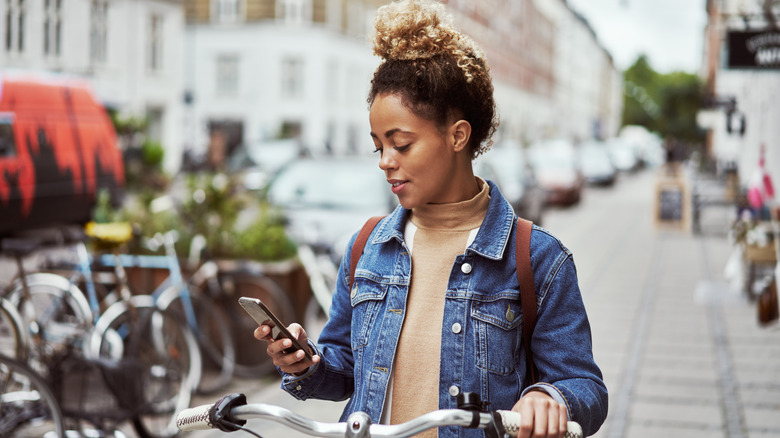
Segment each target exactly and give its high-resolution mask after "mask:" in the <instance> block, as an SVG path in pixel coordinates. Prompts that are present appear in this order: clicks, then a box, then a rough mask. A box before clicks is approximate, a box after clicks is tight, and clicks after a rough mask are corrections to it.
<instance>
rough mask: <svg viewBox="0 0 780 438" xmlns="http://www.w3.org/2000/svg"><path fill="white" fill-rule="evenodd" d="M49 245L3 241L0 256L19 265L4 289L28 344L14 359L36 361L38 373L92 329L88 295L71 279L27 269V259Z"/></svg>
mask: <svg viewBox="0 0 780 438" xmlns="http://www.w3.org/2000/svg"><path fill="white" fill-rule="evenodd" d="M46 244H47V242H46V241H45V240H44V239H42V238H39V237H14V238H10V237H6V238H3V239H2V240H0V253H3V254H7V255H8V256H10V257H12V258H13V259H14V261H15V263H16V273H15V275H14V277H13V278H12V279H11V281H10V282H9V283H8V284H7V285H6V286H5V287H4V288H3V290H2V297H3V298H4V299H6V300H7V301H6V305H5V306H4V307H12V308H14V309H15V310H16V311H17V312H16V314H17V315H18V316H19V317H20V318H21V321H22V323H21V324H19V325H18V326H17V327H23V328H24V329H25V330H23V331H24V332H25V335H24V337H25V342H23V343H21V344H19V345H22V346H23V347H21V348H22V349H21V350H19V351H17V352H16V353H14V354H13V357H15V358H17V359H20V360H24V361H33V363H31V365H34V366H33V367H34V368H35V369H36V370H37V371H38V372H43V368H44V367H43V366H42V365H41V364H43V363H45V362H46V358H47V357H49V356H51V355H52V354H53V353H54V352H56V351H61V350H62V349H64V348H67V346H68V345H69V344H70V343H71V342H72V340H73V338H75V337H77V336H79V335H81V334H83V333H85V332H86V331H87V330H88V329H89V327H90V326H91V321H92V312H91V310H90V308H89V304H88V303H87V301H86V299H85V297H84V294H83V293H82V292H81V291H80V290H79V289H78V288H77V287H76V286H75V285H73V284H72V283H71V282H70V281H69V280H68V279H67V278H65V277H62V276H60V275H56V274H53V273H49V272H32V273H30V272H27V270H26V269H25V267H24V259H25V258H26V257H28V256H30V255H31V254H33V253H35V252H36V251H38V250H40V249H41V248H43V247H44V246H45V245H46ZM8 303H10V305H8ZM5 312H6V313H8V312H9V311H8V310H6V311H5ZM9 318H10V316H9ZM9 327H10V326H9ZM6 329H8V330H10V329H9V328H8V327H7V328H6ZM14 336H15V337H17V338H18V337H19V336H22V335H20V334H18V333H17V334H14ZM9 351H10V350H4V352H6V353H7V352H9Z"/></svg>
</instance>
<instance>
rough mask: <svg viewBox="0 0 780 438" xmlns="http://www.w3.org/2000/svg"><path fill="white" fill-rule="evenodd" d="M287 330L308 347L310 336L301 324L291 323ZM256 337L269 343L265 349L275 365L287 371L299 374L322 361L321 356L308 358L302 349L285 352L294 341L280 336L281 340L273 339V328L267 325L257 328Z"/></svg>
mask: <svg viewBox="0 0 780 438" xmlns="http://www.w3.org/2000/svg"><path fill="white" fill-rule="evenodd" d="M287 330H289V331H290V333H291V334H292V335H293V336H295V338H296V339H297V340H298V342H300V343H301V345H304V346H306V348H308V345H309V338H308V337H307V336H306V331H305V330H303V327H301V326H300V324H296V323H293V324H290V325H289V327H287ZM254 335H255V338H256V339H259V340H261V341H265V342H267V343H268V348H267V349H266V350H265V351H266V353H268V355H269V356H271V360H273V362H274V365H276V366H277V367H279V369H280V370H282V371H283V372H285V373H288V374H299V373H303V372H305V371H306V370H307V369H309V367H311V366H312V365H314V364H315V363H317V362H319V361H320V357H319V356H317V355H315V356H312V360H308V359H306V355H305V354H304V353H303V351H301V350H295V351H294V352H292V353H285V352H284V350H286V349H288V348H290V347H292V341H291V340H289V339H287V338H280V339H279V340H273V339H272V338H271V328H270V327H269V326H267V325H261V326H260V327H258V328H256V329H255V333H254Z"/></svg>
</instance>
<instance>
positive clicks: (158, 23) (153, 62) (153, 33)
mask: <svg viewBox="0 0 780 438" xmlns="http://www.w3.org/2000/svg"><path fill="white" fill-rule="evenodd" d="M148 37H149V44H148V47H147V63H148V67H149V70H150V71H153V72H156V71H160V70H162V56H163V54H162V52H163V39H162V38H163V18H162V16H160V15H156V14H155V15H152V16H151V17H150V18H149V35H148Z"/></svg>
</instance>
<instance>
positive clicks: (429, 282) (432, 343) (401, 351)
mask: <svg viewBox="0 0 780 438" xmlns="http://www.w3.org/2000/svg"><path fill="white" fill-rule="evenodd" d="M477 182H478V183H479V184H480V185H481V187H482V190H481V191H480V192H479V194H478V195H477V196H475V197H474V198H472V199H470V200H467V201H463V202H457V203H452V204H427V205H424V206H421V207H417V208H415V209H413V210H412V213H411V216H410V220H409V223H408V224H407V227H406V230H405V233H404V240H405V241H406V243H407V246H408V247H409V250H410V251H411V252H412V278H411V284H410V287H409V295H408V297H407V303H406V315H405V317H404V322H403V327H402V328H401V336H400V338H399V340H398V349H397V351H396V356H395V365H394V369H393V378H392V393H391V395H390V396H391V400H390V403H389V406H387V407H389V408H390V423H392V424H397V423H401V422H404V421H408V420H411V419H412V418H415V417H417V416H419V415H422V414H424V413H427V412H430V411H434V410H436V409H438V408H439V390H438V389H439V368H440V357H439V356H440V350H441V330H442V328H441V327H442V320H443V315H444V295H445V292H446V290H447V284H448V280H449V277H450V271H451V270H452V267H453V264H454V262H455V258H456V257H457V256H458V255H460V254H463V252H464V251H465V249H466V247H467V246H468V244H470V243H471V242H470V239H473V236H474V235H476V233H475V232H474V233H473V231H475V230H477V229H479V227H480V226H481V225H482V220H483V219H484V217H485V214H486V213H487V209H488V204H489V203H490V195H489V187H488V185H487V184H486V183H485V182H484V181H482V180H481V179H477ZM470 236H471V237H470ZM420 436H429V437H435V436H436V429H433V430H429V431H428V432H427V433H426V434H421V435H420Z"/></svg>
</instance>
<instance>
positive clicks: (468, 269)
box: [460, 263, 471, 274]
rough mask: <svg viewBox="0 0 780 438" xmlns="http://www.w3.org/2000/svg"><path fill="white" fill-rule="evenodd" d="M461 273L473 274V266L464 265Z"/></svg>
mask: <svg viewBox="0 0 780 438" xmlns="http://www.w3.org/2000/svg"><path fill="white" fill-rule="evenodd" d="M460 270H461V272H463V273H464V274H470V273H471V265H470V264H469V263H464V264H463V265H461V267H460Z"/></svg>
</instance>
